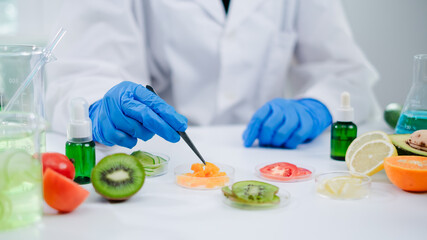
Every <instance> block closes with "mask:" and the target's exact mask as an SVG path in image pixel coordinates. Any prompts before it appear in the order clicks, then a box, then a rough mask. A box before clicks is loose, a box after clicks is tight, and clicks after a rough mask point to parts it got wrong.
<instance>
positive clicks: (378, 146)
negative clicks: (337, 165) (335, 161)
mask: <svg viewBox="0 0 427 240" xmlns="http://www.w3.org/2000/svg"><path fill="white" fill-rule="evenodd" d="M391 156H397V151H396V148H395V147H394V145H393V144H392V143H390V142H389V141H384V140H373V141H369V142H367V143H365V144H363V145H362V146H360V147H359V148H358V149H357V150H356V151H355V153H354V154H353V155H352V156H351V158H350V159H349V160H348V161H347V160H346V162H347V164H348V168H349V170H350V171H351V172H356V173H361V174H366V175H368V176H372V175H373V174H375V173H377V172H379V171H381V170H382V169H383V168H384V164H383V163H384V158H386V157H391Z"/></svg>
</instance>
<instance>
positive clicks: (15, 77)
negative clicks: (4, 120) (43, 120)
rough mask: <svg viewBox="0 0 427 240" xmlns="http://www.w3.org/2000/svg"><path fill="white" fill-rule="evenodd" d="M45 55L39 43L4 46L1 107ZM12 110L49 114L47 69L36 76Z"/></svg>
mask: <svg viewBox="0 0 427 240" xmlns="http://www.w3.org/2000/svg"><path fill="white" fill-rule="evenodd" d="M41 56H42V49H41V48H39V47H36V46H30V45H0V109H3V108H4V107H5V106H6V105H7V104H8V103H9V100H10V99H11V98H12V96H13V95H14V94H15V92H16V91H17V90H18V88H19V87H20V86H21V84H22V82H23V81H24V80H25V78H26V77H27V76H28V75H29V73H30V72H31V70H32V69H33V67H34V65H35V64H36V63H37V61H38V60H39V59H40V57H41ZM10 111H16V112H31V113H34V114H37V115H39V116H41V117H45V111H44V69H43V68H42V69H41V70H40V71H39V72H38V73H37V74H36V75H35V76H34V78H33V80H32V82H31V84H30V85H29V86H28V87H27V88H26V89H25V91H24V92H23V93H22V94H21V96H19V98H18V99H17V101H16V102H15V103H14V104H13V105H12V106H11V108H10Z"/></svg>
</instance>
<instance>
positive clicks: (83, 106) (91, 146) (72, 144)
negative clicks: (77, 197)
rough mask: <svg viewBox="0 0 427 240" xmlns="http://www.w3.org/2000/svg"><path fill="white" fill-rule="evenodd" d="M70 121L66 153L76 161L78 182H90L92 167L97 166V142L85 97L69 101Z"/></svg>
mask: <svg viewBox="0 0 427 240" xmlns="http://www.w3.org/2000/svg"><path fill="white" fill-rule="evenodd" d="M69 111H70V121H69V123H68V129H67V140H68V141H67V143H66V144H65V155H67V157H68V158H69V159H70V160H72V161H74V167H75V169H76V176H75V178H74V181H75V182H77V183H78V184H87V183H90V175H91V172H92V168H93V167H94V166H95V142H94V141H93V140H92V122H91V120H90V118H89V106H88V103H87V102H86V100H85V99H83V98H73V99H71V101H70V103H69Z"/></svg>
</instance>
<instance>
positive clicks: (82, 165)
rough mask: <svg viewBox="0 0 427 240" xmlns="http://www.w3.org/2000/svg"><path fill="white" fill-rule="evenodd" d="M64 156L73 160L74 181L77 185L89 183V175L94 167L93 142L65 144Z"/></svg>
mask: <svg viewBox="0 0 427 240" xmlns="http://www.w3.org/2000/svg"><path fill="white" fill-rule="evenodd" d="M65 155H67V157H68V158H69V159H73V160H74V168H75V169H76V176H75V178H74V181H75V182H77V183H78V184H88V183H90V175H91V173H92V169H93V167H94V166H95V142H93V141H90V142H84V143H74V142H67V143H66V145H65Z"/></svg>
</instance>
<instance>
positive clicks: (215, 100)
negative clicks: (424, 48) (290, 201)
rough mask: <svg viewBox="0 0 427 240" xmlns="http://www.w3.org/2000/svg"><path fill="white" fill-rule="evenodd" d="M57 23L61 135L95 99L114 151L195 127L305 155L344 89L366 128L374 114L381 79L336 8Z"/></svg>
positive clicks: (215, 7)
mask: <svg viewBox="0 0 427 240" xmlns="http://www.w3.org/2000/svg"><path fill="white" fill-rule="evenodd" d="M59 24H60V25H61V26H64V27H65V28H66V29H68V34H67V36H66V37H65V38H64V42H63V43H61V49H58V53H57V56H58V59H59V61H58V62H56V63H54V64H51V66H49V67H50V69H49V72H48V74H49V75H48V78H49V82H48V91H47V109H48V111H49V112H48V118H49V120H50V121H51V123H52V128H53V130H56V131H64V130H65V129H66V127H65V126H66V122H67V120H66V119H67V116H68V114H67V103H68V101H69V99H70V98H72V97H77V96H81V97H85V98H86V99H87V100H88V101H89V103H90V104H91V106H90V118H91V119H92V122H93V136H94V139H95V140H96V141H97V142H99V143H102V144H105V145H108V146H112V145H121V146H125V147H128V148H132V147H133V146H134V145H135V144H136V142H137V139H138V138H139V139H142V140H145V141H146V140H148V139H150V138H151V137H152V136H153V135H154V134H158V135H159V136H161V137H163V138H164V139H166V140H168V141H170V142H177V141H179V138H180V137H179V135H178V134H177V133H176V130H178V131H184V130H185V129H186V128H187V119H188V123H190V124H194V125H212V124H231V123H234V124H238V123H246V124H248V126H247V129H246V130H245V132H244V133H243V141H244V145H245V146H247V147H249V146H252V145H253V143H254V141H255V140H256V139H258V141H259V144H260V145H261V146H274V147H283V148H296V147H297V146H298V145H299V144H301V143H304V142H308V141H310V140H312V139H314V138H315V137H316V136H318V135H319V134H320V133H321V132H322V131H323V130H324V129H325V128H327V127H328V126H329V125H330V123H331V121H332V116H334V115H335V113H334V110H335V109H337V108H338V105H339V99H340V94H341V92H342V91H344V90H345V91H348V92H350V94H351V96H352V105H353V106H354V108H355V112H356V122H361V121H363V120H366V119H367V118H368V117H369V116H371V115H372V114H373V112H374V111H375V107H376V101H375V98H374V95H373V92H372V86H373V84H374V82H375V81H376V79H377V74H376V72H375V71H374V70H373V68H372V67H371V66H370V64H369V63H368V61H367V60H366V58H365V56H364V55H363V53H362V52H361V51H360V49H359V48H358V47H357V46H356V43H355V42H354V39H353V38H352V36H351V32H350V30H349V27H348V24H347V22H346V19H345V16H344V12H343V9H342V6H341V4H340V1H338V0H231V1H220V0H122V1H105V0H92V1H74V0H64V4H63V6H62V11H61V13H60V20H59ZM145 84H150V85H152V86H153V87H154V88H155V89H156V90H157V93H158V94H159V96H160V97H159V96H157V95H155V94H154V93H152V92H150V91H148V90H147V89H146V88H145V87H144V86H145ZM172 106H173V107H172ZM53 113H54V114H53ZM181 114H182V115H181ZM184 116H185V117H184Z"/></svg>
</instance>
